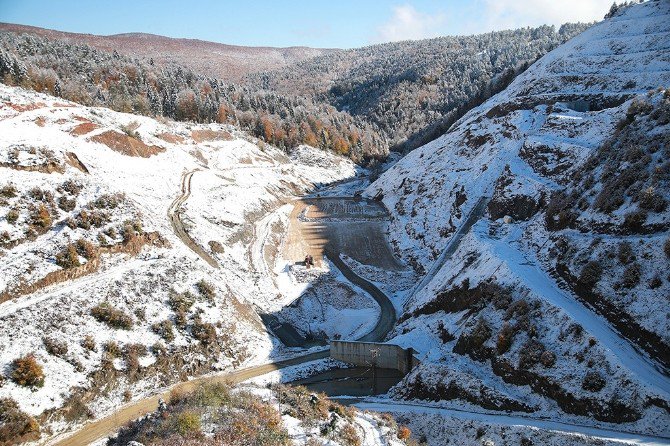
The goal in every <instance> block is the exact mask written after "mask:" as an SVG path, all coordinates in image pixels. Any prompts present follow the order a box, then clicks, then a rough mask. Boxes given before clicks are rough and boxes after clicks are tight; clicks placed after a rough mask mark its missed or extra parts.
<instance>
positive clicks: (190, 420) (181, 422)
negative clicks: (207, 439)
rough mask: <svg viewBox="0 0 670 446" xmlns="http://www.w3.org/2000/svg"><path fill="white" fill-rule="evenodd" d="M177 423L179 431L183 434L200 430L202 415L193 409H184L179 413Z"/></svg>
mask: <svg viewBox="0 0 670 446" xmlns="http://www.w3.org/2000/svg"><path fill="white" fill-rule="evenodd" d="M175 424H176V426H175V428H176V429H177V432H179V433H180V434H181V435H183V436H186V435H189V434H194V433H197V432H200V428H201V423H200V415H198V414H197V413H195V412H192V411H188V410H187V411H184V412H182V413H180V414H179V415H177V419H176V421H175Z"/></svg>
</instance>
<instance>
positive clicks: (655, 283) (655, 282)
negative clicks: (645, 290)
mask: <svg viewBox="0 0 670 446" xmlns="http://www.w3.org/2000/svg"><path fill="white" fill-rule="evenodd" d="M661 285H663V281H662V280H661V277H660V276H659V275H658V274H657V275H655V276H654V277H652V278H651V279H650V280H649V288H651V289H652V290H655V289H656V288H658V287H660V286H661Z"/></svg>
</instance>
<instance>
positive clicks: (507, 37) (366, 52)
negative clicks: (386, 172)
mask: <svg viewBox="0 0 670 446" xmlns="http://www.w3.org/2000/svg"><path fill="white" fill-rule="evenodd" d="M588 26H589V25H587V24H565V25H563V26H561V28H560V29H559V30H558V31H556V29H555V28H554V27H553V26H540V27H538V28H521V29H516V30H511V31H501V32H492V33H487V34H480V35H474V36H458V37H440V38H436V39H428V40H418V41H405V42H395V43H386V44H381V45H373V46H368V47H363V48H356V49H352V50H347V51H338V52H333V53H328V54H324V55H321V56H318V57H314V58H311V59H307V60H305V61H302V62H299V63H297V64H295V65H293V66H289V67H287V68H284V69H282V70H279V71H274V72H268V73H258V74H254V75H250V76H248V82H249V83H250V85H252V86H255V87H256V88H261V89H264V90H268V91H277V92H279V93H288V92H295V91H297V92H298V94H300V95H302V96H305V97H314V98H317V99H318V100H321V101H324V102H327V103H330V104H332V105H334V106H336V107H337V108H338V110H342V111H347V112H348V113H350V114H351V115H353V116H356V117H363V118H365V119H366V120H367V121H368V122H370V123H373V124H375V125H376V126H378V127H379V129H380V131H381V132H382V134H383V135H384V136H385V137H386V138H388V140H389V142H390V144H391V145H392V147H393V148H394V149H398V150H404V151H407V150H411V149H413V148H415V147H418V146H420V145H423V144H425V143H427V142H429V141H431V140H433V139H435V138H437V137H438V136H440V135H441V134H442V133H444V132H445V131H446V130H447V129H448V127H449V126H450V125H451V124H452V123H453V122H454V121H455V120H456V119H458V118H459V117H460V116H462V115H463V113H465V112H466V111H467V110H469V109H471V108H472V107H474V106H476V105H479V104H481V103H482V102H483V101H485V100H486V99H488V98H489V97H491V96H492V95H493V94H495V93H497V92H499V91H501V90H503V89H504V88H505V87H506V86H507V85H508V84H509V83H510V82H511V81H512V80H513V79H514V78H515V77H516V75H518V74H519V73H520V72H523V71H524V70H525V69H526V68H528V66H530V65H531V64H532V63H533V62H534V61H535V60H537V59H538V58H539V57H541V56H543V55H544V54H546V53H548V52H549V51H551V50H552V49H554V48H556V47H557V46H558V45H560V44H562V43H564V42H565V41H567V40H568V39H570V38H571V37H573V36H575V35H576V34H579V33H580V32H582V31H584V30H585V29H586V28H588Z"/></svg>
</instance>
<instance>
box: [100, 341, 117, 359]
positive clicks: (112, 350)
mask: <svg viewBox="0 0 670 446" xmlns="http://www.w3.org/2000/svg"><path fill="white" fill-rule="evenodd" d="M103 349H104V350H105V353H107V355H108V356H110V357H112V358H120V357H121V347H119V344H118V343H116V342H115V341H107V342H105V344H104V345H103Z"/></svg>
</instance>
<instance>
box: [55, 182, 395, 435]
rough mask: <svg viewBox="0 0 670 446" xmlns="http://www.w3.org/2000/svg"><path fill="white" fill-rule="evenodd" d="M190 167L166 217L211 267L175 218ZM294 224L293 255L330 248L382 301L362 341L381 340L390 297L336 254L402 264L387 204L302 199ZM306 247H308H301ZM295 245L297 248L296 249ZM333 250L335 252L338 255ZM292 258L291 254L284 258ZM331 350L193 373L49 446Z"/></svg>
mask: <svg viewBox="0 0 670 446" xmlns="http://www.w3.org/2000/svg"><path fill="white" fill-rule="evenodd" d="M193 172H194V171H190V172H187V173H186V174H184V177H183V178H182V194H181V196H179V197H178V198H177V199H175V201H174V202H173V203H172V205H171V206H170V209H169V211H168V217H169V218H170V221H171V222H172V226H173V228H174V230H175V234H177V236H179V238H180V239H181V240H182V241H183V242H184V244H186V245H187V246H188V247H189V248H190V249H192V250H193V251H194V252H195V253H197V254H198V255H199V256H200V257H202V258H203V260H205V261H207V263H209V264H210V265H212V266H213V267H218V264H217V263H216V261H215V260H214V259H213V258H211V256H209V254H208V253H206V252H205V251H204V250H203V249H202V248H201V247H200V246H199V245H198V244H197V243H195V242H194V241H193V240H192V239H191V238H190V237H189V235H188V234H187V233H186V231H185V229H184V226H183V224H182V222H181V220H180V219H179V208H180V206H181V205H182V204H183V203H184V202H185V201H186V200H187V199H188V197H189V195H190V183H191V177H192V176H193ZM292 215H293V216H295V220H292V222H296V224H293V225H291V226H292V228H290V231H291V230H293V232H290V234H289V237H294V239H293V243H294V246H293V247H292V249H295V250H296V252H298V253H299V255H297V258H296V260H298V259H301V258H304V254H305V252H310V253H312V255H313V256H314V258H315V260H317V261H319V260H320V259H321V257H322V256H324V255H326V252H325V251H326V250H329V252H330V255H329V258H330V259H331V261H332V262H333V263H334V264H335V266H337V267H338V268H339V269H340V270H341V271H342V273H343V274H344V275H345V277H347V279H348V280H350V281H352V282H353V283H355V284H356V285H357V286H359V287H361V288H363V289H364V290H365V291H367V292H368V293H370V295H371V296H372V297H373V298H374V299H375V300H376V301H377V302H378V303H379V304H380V306H381V307H382V316H381V317H380V319H379V321H378V322H377V325H376V326H375V328H374V329H373V330H372V331H371V332H370V333H368V334H367V335H366V336H364V337H363V338H361V340H381V339H383V338H384V337H385V336H386V334H387V333H388V332H389V330H390V329H391V328H392V327H393V324H394V322H395V310H394V308H393V305H392V304H391V302H390V301H389V299H388V298H387V297H386V296H385V295H384V294H383V293H382V292H381V291H379V290H378V289H377V287H375V286H374V285H373V284H371V283H370V282H368V281H366V280H365V279H363V278H361V277H359V276H358V275H356V274H355V273H354V272H353V271H352V270H351V269H350V268H349V267H348V266H346V264H345V263H344V262H342V260H340V258H339V253H345V254H347V255H349V256H350V257H352V258H354V259H356V260H358V261H360V262H361V263H366V264H372V265H375V266H380V267H388V268H391V269H398V268H402V265H401V264H400V263H399V262H398V261H397V260H396V259H395V257H394V256H393V253H392V251H391V248H390V246H389V245H388V243H387V242H386V237H385V224H386V223H385V222H386V218H388V216H387V214H386V211H385V209H384V208H383V206H381V205H380V204H379V203H375V202H371V201H369V200H358V199H353V198H336V199H331V198H327V199H325V198H324V199H306V200H300V201H298V202H297V205H296V208H295V209H294V212H293V214H292ZM305 243H306V244H307V246H308V249H309V251H304V250H302V251H301V250H300V249H302V248H301V247H304V246H306V245H305ZM296 246H297V248H296ZM336 253H337V254H336ZM287 258H291V257H287ZM328 356H329V352H328V351H327V350H326V351H321V352H317V353H311V354H307V355H302V356H298V357H295V358H292V359H288V360H280V361H276V362H272V363H268V364H263V365H260V366H255V367H249V368H246V369H241V370H237V371H234V372H230V373H225V374H219V375H215V376H209V377H202V378H197V379H194V380H192V381H187V382H183V383H179V384H175V385H174V386H172V387H170V388H168V389H165V390H163V391H162V392H161V393H159V394H156V395H154V396H151V397H148V398H145V399H143V400H140V401H137V402H134V403H130V404H128V405H126V406H123V407H121V408H119V410H117V411H116V412H115V413H113V414H111V415H109V416H107V417H105V418H101V419H99V420H96V421H93V422H91V423H88V424H86V425H85V426H84V427H82V428H81V429H80V430H78V431H77V432H75V433H74V434H72V435H70V436H67V437H60V438H55V439H52V440H50V441H49V442H48V443H46V444H48V445H55V446H66V445H67V446H84V445H88V444H90V443H91V442H94V441H96V440H98V439H100V438H103V437H106V436H109V435H112V434H114V432H116V431H118V429H119V428H120V427H121V426H123V425H125V424H127V423H128V422H130V421H132V420H135V419H137V418H139V417H142V416H144V415H146V414H148V413H150V412H153V411H155V410H156V409H157V407H158V401H159V399H161V398H162V399H168V398H169V396H170V392H171V391H188V390H192V389H194V388H195V387H196V386H197V385H199V384H201V383H215V382H233V383H237V382H241V381H245V380H248V379H250V378H253V377H256V376H260V375H264V374H266V373H269V372H272V371H275V370H279V369H282V368H285V367H289V366H294V365H298V364H302V363H305V362H309V361H315V360H318V359H323V358H327V357H328Z"/></svg>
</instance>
